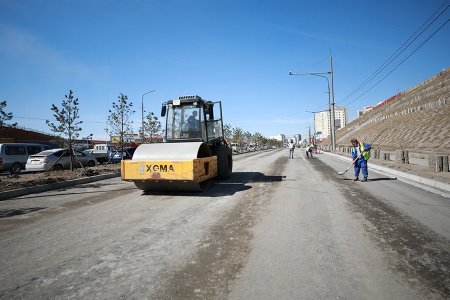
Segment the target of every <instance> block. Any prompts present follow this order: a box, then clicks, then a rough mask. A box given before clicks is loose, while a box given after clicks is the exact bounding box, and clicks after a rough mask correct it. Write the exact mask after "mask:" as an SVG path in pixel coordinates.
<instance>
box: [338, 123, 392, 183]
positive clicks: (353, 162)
mask: <svg viewBox="0 0 450 300" xmlns="http://www.w3.org/2000/svg"><path fill="white" fill-rule="evenodd" d="M386 130H387V128H385V129H384V130H383V131H381V132H380V133H379V134H378V135H377V136H376V137H375V139H374V140H373V141H372V144H373V143H374V142H375V141H376V140H377V139H378V138H379V137H380V136H381V135H382V134H383V133H384V132H385V131H386ZM366 140H367V137H366V138H365V139H364V141H363V144H364V142H365V141H366ZM362 154H363V153H362V152H361V154H360V155H359V156H358V157H357V158H355V159H354V160H353V161H352V163H351V164H350V166H348V168H347V169H346V170H345V171H343V172H338V175H344V174H345V173H347V171H348V170H350V168H351V167H352V166H353V165H354V164H355V162H356V161H357V160H358V159H359V158H360V157H361V156H362Z"/></svg>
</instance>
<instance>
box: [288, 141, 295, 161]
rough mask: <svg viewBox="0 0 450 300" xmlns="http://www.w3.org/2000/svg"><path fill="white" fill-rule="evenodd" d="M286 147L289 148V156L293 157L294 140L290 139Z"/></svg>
mask: <svg viewBox="0 0 450 300" xmlns="http://www.w3.org/2000/svg"><path fill="white" fill-rule="evenodd" d="M288 148H289V158H294V149H295V144H294V140H291V142H290V143H289V144H288Z"/></svg>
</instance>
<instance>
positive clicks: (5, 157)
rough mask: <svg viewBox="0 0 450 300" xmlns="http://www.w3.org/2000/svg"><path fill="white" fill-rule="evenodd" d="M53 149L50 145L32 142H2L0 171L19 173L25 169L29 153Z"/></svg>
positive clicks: (0, 146) (0, 147)
mask: <svg viewBox="0 0 450 300" xmlns="http://www.w3.org/2000/svg"><path fill="white" fill-rule="evenodd" d="M49 149H51V147H50V146H47V145H42V144H31V143H14V144H0V172H3V171H9V172H10V173H11V174H19V173H20V171H22V170H25V164H26V163H27V159H28V156H29V155H32V154H36V153H39V152H41V151H44V150H49Z"/></svg>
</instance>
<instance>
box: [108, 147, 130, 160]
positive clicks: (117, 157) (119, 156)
mask: <svg viewBox="0 0 450 300" xmlns="http://www.w3.org/2000/svg"><path fill="white" fill-rule="evenodd" d="M136 148H137V147H127V148H124V153H123V159H132V158H133V154H134V151H136ZM121 160H122V150H117V151H113V152H112V154H111V158H110V159H109V161H110V162H112V163H118V162H120V161H121Z"/></svg>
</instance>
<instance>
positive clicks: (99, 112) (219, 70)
mask: <svg viewBox="0 0 450 300" xmlns="http://www.w3.org/2000/svg"><path fill="white" fill-rule="evenodd" d="M449 4H450V1H449V0H447V1H443V0H429V1H425V0H399V1H392V0H389V1H388V0H379V1H361V0H359V1H356V0H355V1H302V0H292V1H286V0H277V1H275V0H272V1H264V0H260V1H257V0H250V1H244V0H228V1H227V0H222V1H215V0H158V1H156V0H148V1H144V0H130V1H119V0H89V1H88V0H0V41H1V42H0V100H2V101H3V100H6V101H7V105H8V106H7V107H6V111H7V112H12V113H13V115H14V119H13V120H12V121H13V122H17V123H18V125H19V126H23V127H27V128H32V129H36V130H41V131H45V132H49V133H50V132H51V131H50V128H49V127H48V126H47V125H46V124H45V119H50V120H52V121H53V118H52V112H51V110H50V107H51V105H52V103H54V104H56V105H57V106H59V107H60V106H61V101H62V99H63V98H64V95H66V94H67V93H68V91H69V89H72V90H73V91H74V95H75V96H76V97H78V98H79V100H80V115H81V118H80V120H82V121H83V122H84V124H83V126H82V128H83V131H82V133H81V136H87V135H89V134H90V133H93V134H94V138H98V139H102V138H105V136H106V134H105V131H104V128H105V127H106V124H105V123H106V118H107V115H108V109H109V108H110V107H111V104H112V102H113V101H116V100H117V96H118V95H119V93H124V94H125V95H127V96H128V98H129V99H130V100H131V101H132V102H133V104H134V106H135V109H136V114H135V115H134V117H133V119H134V121H135V123H134V128H135V132H138V126H139V123H140V120H141V113H140V106H141V97H142V95H143V94H144V93H145V92H147V91H149V90H151V89H155V90H156V91H155V92H154V93H150V94H148V95H146V96H145V97H144V102H145V104H144V105H145V109H146V111H153V112H155V113H156V114H158V115H159V112H160V109H161V103H162V102H163V101H166V100H169V99H174V98H176V97H178V96H181V95H192V94H195V95H200V96H202V97H204V98H206V99H209V100H222V103H223V113H224V121H225V123H228V124H230V125H232V126H233V127H241V128H242V129H244V130H247V131H250V132H251V133H255V132H260V133H262V134H263V135H264V136H266V137H268V136H271V135H276V134H279V133H284V134H286V135H288V136H291V135H293V134H295V133H300V134H302V136H305V133H307V131H308V129H307V127H308V125H311V126H313V124H312V123H313V116H312V114H311V113H308V112H305V111H317V110H322V109H326V108H327V107H328V95H327V94H326V93H325V92H326V91H327V85H326V80H325V79H324V78H320V77H315V76H288V72H289V71H291V70H292V71H294V72H297V73H305V72H327V71H329V70H330V64H329V56H330V52H331V53H332V56H333V66H334V73H335V74H334V87H335V100H336V103H337V105H344V106H345V107H347V109H348V113H349V118H350V120H353V119H354V118H355V115H356V110H358V109H360V108H362V107H364V106H367V105H371V104H376V103H377V102H379V101H383V100H385V99H387V98H389V97H391V96H392V95H394V94H396V93H397V92H399V91H403V90H405V89H407V88H409V87H412V86H414V85H416V84H418V83H420V82H421V81H423V80H426V79H428V78H429V77H431V76H433V75H435V74H437V73H438V72H440V71H441V70H442V69H444V68H447V67H449V65H450V55H449V53H450V26H449V24H448V23H447V25H445V26H444V27H443V28H442V29H441V30H439V31H438V32H437V33H436V34H435V35H434V36H433V37H432V38H430V39H429V40H428V41H427V42H425V44H424V45H423V46H422V47H421V48H420V49H419V50H417V52H415V53H414V54H413V55H412V56H411V57H410V58H409V59H407V60H406V61H405V62H404V63H402V64H401V65H400V66H399V67H398V68H397V69H396V70H395V71H393V72H392V73H391V74H390V75H389V76H388V77H387V78H386V79H384V80H383V81H382V82H381V83H379V84H378V85H377V86H376V87H374V88H373V89H372V90H371V91H369V92H368V93H366V94H365V95H363V96H362V97H360V98H358V99H356V100H355V98H357V97H358V95H360V94H361V93H362V92H364V91H366V90H367V89H368V88H370V87H371V86H372V85H373V84H375V83H376V82H377V81H378V80H379V79H381V77H383V76H384V75H385V74H386V73H387V72H388V71H390V70H392V69H393V68H394V67H395V66H396V65H398V64H399V63H401V61H402V60H403V59H404V58H405V57H406V56H407V55H409V54H410V53H411V52H413V51H414V50H416V49H417V48H418V47H419V45H420V44H421V43H423V42H424V41H425V40H426V39H427V38H429V37H430V36H431V35H432V34H433V33H434V32H435V31H436V30H437V29H438V27H439V26H441V25H442V24H444V23H445V22H447V21H448V19H449V17H450V8H449V9H447V10H446V11H444V13H443V14H442V15H441V16H440V17H439V18H438V19H437V20H436V22H435V23H433V24H432V25H431V26H430V27H429V28H428V29H427V30H426V31H425V32H424V33H423V34H422V35H420V36H419V38H418V39H417V40H416V41H415V42H413V43H412V44H411V46H410V47H408V48H407V49H406V51H405V52H404V53H403V54H402V55H400V56H399V57H398V58H397V59H396V60H394V62H393V64H391V65H390V66H389V67H387V68H386V69H385V70H384V72H383V73H382V74H380V76H377V77H376V78H375V80H373V81H371V82H370V83H369V84H368V85H367V86H366V87H364V88H363V89H361V90H360V91H359V92H358V93H356V94H354V95H352V96H351V97H349V98H345V97H347V96H348V95H349V94H351V93H352V92H353V91H354V90H355V89H357V88H358V87H359V86H360V85H361V84H362V83H363V82H365V81H366V79H368V78H369V76H370V75H371V74H372V73H373V72H374V71H376V70H377V68H379V67H380V66H381V65H382V64H383V63H384V62H385V61H386V60H387V59H388V58H389V57H390V56H391V55H392V54H393V53H394V52H395V51H396V50H397V49H398V48H399V47H400V46H401V45H402V44H403V43H404V42H405V41H407V40H408V38H409V37H411V36H412V35H413V34H414V32H416V30H418V29H419V27H420V26H421V25H422V24H424V23H425V22H426V21H427V19H429V18H430V17H431V16H432V15H433V14H434V13H435V12H436V11H437V10H438V9H439V8H440V7H441V6H442V5H444V8H445V7H448V5H449ZM349 102H352V103H350V104H348V103H349Z"/></svg>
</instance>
